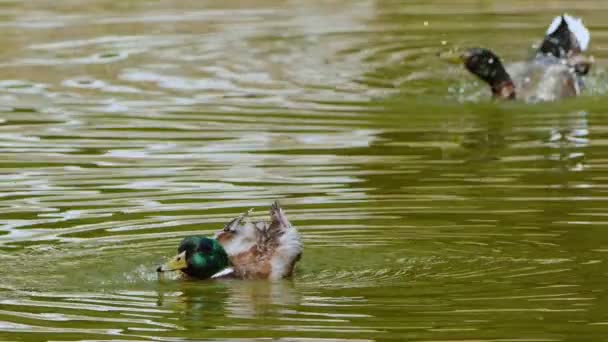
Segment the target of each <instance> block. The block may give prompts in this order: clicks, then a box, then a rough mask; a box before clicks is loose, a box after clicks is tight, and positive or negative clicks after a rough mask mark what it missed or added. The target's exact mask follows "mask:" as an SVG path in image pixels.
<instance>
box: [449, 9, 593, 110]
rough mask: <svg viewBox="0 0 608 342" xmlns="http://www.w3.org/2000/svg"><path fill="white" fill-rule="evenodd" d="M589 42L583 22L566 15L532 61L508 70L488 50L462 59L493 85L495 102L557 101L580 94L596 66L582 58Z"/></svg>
mask: <svg viewBox="0 0 608 342" xmlns="http://www.w3.org/2000/svg"><path fill="white" fill-rule="evenodd" d="M589 41H590V35H589V31H588V30H587V28H586V27H585V26H584V25H583V23H582V21H581V20H580V19H578V18H574V17H571V16H569V15H567V14H564V15H562V16H559V17H556V18H555V19H554V20H553V22H552V23H551V25H550V26H549V29H548V30H547V34H546V36H545V38H544V39H543V41H542V43H541V44H540V47H539V49H538V50H537V52H536V54H535V57H534V58H533V59H532V60H530V61H525V62H520V63H513V64H511V65H509V66H507V67H506V68H505V67H504V66H503V64H502V62H501V60H500V58H499V57H498V56H497V55H496V54H494V53H493V52H492V51H490V50H488V49H484V48H472V49H468V50H466V51H465V52H464V53H462V54H461V56H460V58H461V60H462V62H463V63H464V66H465V67H466V69H467V70H469V71H470V72H471V73H473V74H474V75H476V76H477V77H479V78H480V79H481V80H483V81H484V82H486V83H487V84H488V85H490V88H491V90H492V94H493V96H494V97H495V98H499V99H508V100H513V99H521V100H524V101H528V102H538V101H553V100H556V99H559V98H563V97H571V96H577V95H579V94H580V92H581V89H582V87H583V83H582V76H584V75H586V74H587V73H588V72H589V69H590V67H591V65H592V64H593V58H590V57H586V56H584V55H582V52H583V51H585V50H586V49H587V47H588V46H589Z"/></svg>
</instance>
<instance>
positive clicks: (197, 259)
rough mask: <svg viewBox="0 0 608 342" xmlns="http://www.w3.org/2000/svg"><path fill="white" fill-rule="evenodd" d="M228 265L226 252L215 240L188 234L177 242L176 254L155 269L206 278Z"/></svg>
mask: <svg viewBox="0 0 608 342" xmlns="http://www.w3.org/2000/svg"><path fill="white" fill-rule="evenodd" d="M229 266H230V261H229V259H228V254H226V251H225V250H224V248H223V247H222V245H220V244H219V242H217V240H214V239H209V238H206V237H203V236H188V237H185V238H184V239H183V240H182V242H181V243H180V244H179V247H178V248H177V255H176V256H175V257H173V258H172V259H171V260H169V262H167V263H166V264H164V265H162V266H159V267H158V268H157V269H156V271H157V272H167V271H178V270H179V271H182V272H184V273H185V274H187V275H189V276H191V277H194V278H199V279H207V278H210V277H211V276H212V275H214V274H216V273H217V272H219V271H221V270H223V269H225V268H226V267H229Z"/></svg>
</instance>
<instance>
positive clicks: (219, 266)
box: [156, 202, 302, 280]
mask: <svg viewBox="0 0 608 342" xmlns="http://www.w3.org/2000/svg"><path fill="white" fill-rule="evenodd" d="M251 212H252V210H249V211H247V212H245V213H243V214H242V215H239V216H238V217H236V218H234V219H232V220H230V221H229V222H228V223H226V224H225V225H224V228H223V229H222V230H220V231H218V232H217V233H216V234H215V236H214V239H210V238H206V237H203V236H189V237H186V238H184V239H183V240H182V242H181V243H180V245H179V247H178V249H177V253H178V254H177V255H176V256H175V257H173V258H172V259H171V260H170V261H169V262H167V263H166V264H164V265H162V266H159V267H158V268H157V270H156V271H157V272H167V271H181V272H183V273H184V274H186V275H188V276H190V277H192V278H198V279H208V278H225V277H232V278H239V279H273V280H276V279H282V278H286V277H289V276H291V275H292V273H293V270H294V267H295V265H296V263H297V262H298V261H299V260H300V257H301V255H302V242H301V240H300V234H299V233H298V231H297V229H296V228H295V227H294V226H292V225H291V223H290V222H289V220H288V219H287V216H286V215H285V212H284V211H283V209H282V208H281V207H280V205H279V203H278V202H275V203H274V204H273V205H272V206H271V207H270V221H253V220H251V218H250V215H251Z"/></svg>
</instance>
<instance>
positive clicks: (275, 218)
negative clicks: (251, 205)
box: [270, 201, 291, 229]
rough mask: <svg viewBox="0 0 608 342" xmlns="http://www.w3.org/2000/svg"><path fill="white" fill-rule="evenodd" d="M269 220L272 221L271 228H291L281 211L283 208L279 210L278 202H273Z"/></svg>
mask: <svg viewBox="0 0 608 342" xmlns="http://www.w3.org/2000/svg"><path fill="white" fill-rule="evenodd" d="M270 218H271V219H272V223H271V225H272V226H274V225H275V224H278V226H280V227H282V228H283V229H287V228H290V227H291V223H290V222H289V220H288V219H287V216H285V212H284V211H283V208H281V205H280V204H279V201H275V202H274V203H273V204H272V206H270Z"/></svg>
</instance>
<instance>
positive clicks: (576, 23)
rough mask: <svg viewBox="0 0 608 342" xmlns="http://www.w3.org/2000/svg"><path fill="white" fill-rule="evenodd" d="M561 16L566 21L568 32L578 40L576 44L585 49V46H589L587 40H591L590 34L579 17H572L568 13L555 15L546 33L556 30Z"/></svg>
mask: <svg viewBox="0 0 608 342" xmlns="http://www.w3.org/2000/svg"><path fill="white" fill-rule="evenodd" d="M562 17H563V18H564V20H565V21H566V24H567V25H568V29H569V30H570V32H572V33H573V34H574V36H575V37H576V40H578V45H579V46H580V47H581V50H582V51H585V50H587V48H588V47H589V42H590V41H591V34H590V33H589V30H588V29H587V28H586V27H585V25H584V24H583V20H582V19H580V18H576V17H573V16H571V15H568V14H567V13H564V15H563V16H561V15H560V16H557V17H555V19H553V22H552V23H551V25H549V28H548V29H547V34H551V33H553V32H555V30H557V28H558V27H559V25H560V24H561V22H562Z"/></svg>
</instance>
